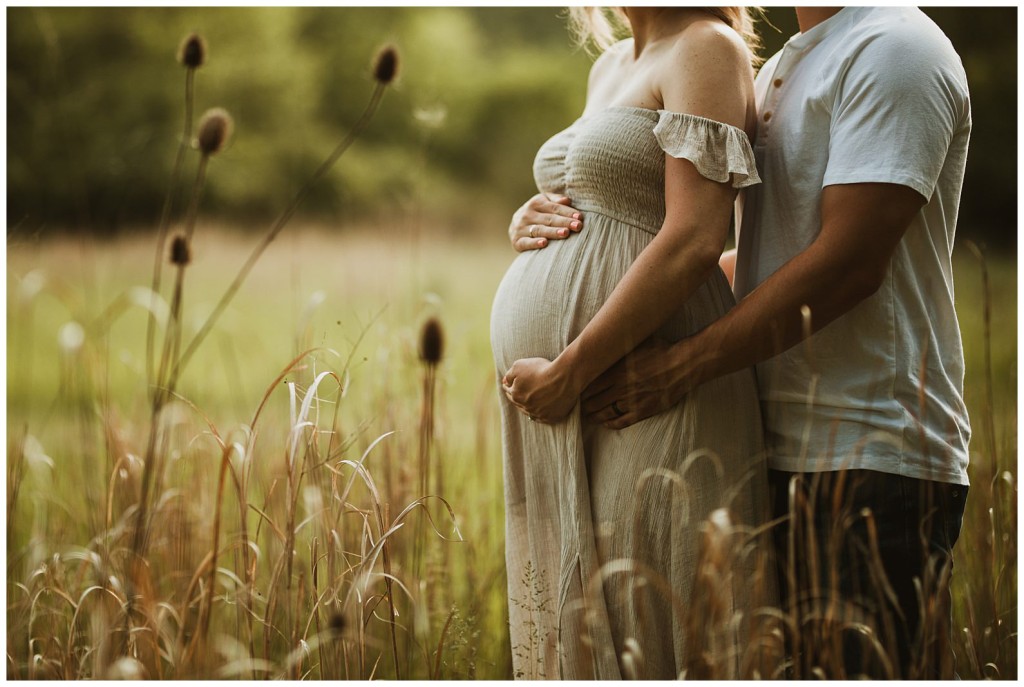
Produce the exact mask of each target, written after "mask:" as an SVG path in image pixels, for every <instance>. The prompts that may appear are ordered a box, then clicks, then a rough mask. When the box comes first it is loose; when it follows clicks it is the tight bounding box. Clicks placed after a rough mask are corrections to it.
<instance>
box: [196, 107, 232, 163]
mask: <svg viewBox="0 0 1024 687" xmlns="http://www.w3.org/2000/svg"><path fill="white" fill-rule="evenodd" d="M233 128H234V122H233V121H232V119H231V115H229V114H228V112H227V110H225V109H223V108H220V107H215V108H213V109H212V110H207V111H206V113H205V114H203V118H202V119H200V120H199V138H198V145H199V150H200V151H202V153H203V155H214V154H216V153H219V152H220V151H221V150H223V149H224V145H225V144H226V143H227V141H228V139H229V138H231V130H232V129H233Z"/></svg>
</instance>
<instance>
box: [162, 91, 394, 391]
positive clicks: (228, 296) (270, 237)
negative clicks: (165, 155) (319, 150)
mask: <svg viewBox="0 0 1024 687" xmlns="http://www.w3.org/2000/svg"><path fill="white" fill-rule="evenodd" d="M385 86H386V84H382V83H378V84H377V87H376V88H375V89H374V91H373V95H371V96H370V102H369V103H367V105H366V109H365V110H363V114H362V116H360V118H359V120H358V121H356V123H355V125H354V126H353V127H352V129H351V131H349V133H348V135H347V136H346V137H345V138H344V139H343V140H342V141H341V143H339V144H338V146H337V147H336V148H335V149H334V151H333V152H332V153H331V154H330V155H328V156H327V159H326V160H324V162H323V163H322V164H321V165H320V167H318V168H317V170H316V171H315V172H314V173H313V176H311V177H310V178H309V180H308V181H307V182H306V183H305V184H304V185H303V186H302V188H300V189H299V191H298V193H296V194H295V197H294V198H292V200H291V202H290V203H289V204H288V207H286V208H285V210H284V212H282V213H281V215H280V217H278V218H277V220H276V221H275V222H274V224H273V225H272V226H271V228H270V230H269V231H268V232H267V234H266V235H265V236H264V237H263V240H261V241H260V242H259V244H257V246H256V247H255V248H254V249H253V251H252V253H251V254H250V255H249V258H248V260H246V261H245V264H244V265H242V268H241V269H240V270H239V271H238V274H237V275H236V276H235V279H234V281H232V282H231V285H230V286H228V288H227V291H225V292H224V295H223V296H221V298H220V300H219V301H218V302H217V305H216V307H214V309H213V312H211V313H210V316H209V317H208V318H207V319H206V321H205V322H204V323H203V325H202V326H201V327H200V328H199V331H198V332H196V335H195V336H194V337H193V338H192V340H191V341H190V342H189V344H188V346H187V347H186V348H185V352H184V353H182V355H181V358H180V359H179V360H178V362H177V363H176V364H175V366H174V368H173V369H172V370H171V375H170V379H171V380H172V381H173V380H176V379H177V378H178V377H179V376H180V375H181V372H182V370H184V368H185V365H187V364H188V362H189V360H191V359H192V356H193V355H195V352H196V349H198V348H199V345H200V344H201V343H202V342H203V339H205V338H206V336H207V335H208V334H209V333H210V330H211V329H213V325H214V324H216V322H217V320H218V319H219V318H220V316H221V314H222V313H223V312H224V310H225V309H226V308H227V306H228V304H229V303H230V302H231V300H232V299H233V298H234V296H235V293H237V292H238V289H239V288H241V286H242V283H243V282H244V281H245V279H246V277H248V276H249V272H251V271H252V268H253V267H254V266H255V265H256V261H257V260H259V259H260V256H261V255H263V251H265V250H266V249H267V246H269V245H270V244H271V243H273V241H274V239H276V238H277V235H278V234H280V233H281V230H282V229H284V228H285V226H286V225H287V224H288V222H289V221H290V220H291V218H292V216H293V215H294V214H295V211H296V210H297V209H298V208H299V205H301V204H302V201H303V200H305V198H306V196H307V195H308V194H309V191H310V189H311V188H312V187H313V185H314V184H315V183H316V182H318V181H319V180H320V179H321V177H323V176H324V175H325V174H326V173H327V172H328V170H330V168H331V167H333V166H334V163H335V162H337V161H338V158H340V157H341V156H342V154H343V153H344V152H345V151H346V150H348V148H349V146H351V145H352V143H353V142H354V141H355V139H356V136H358V135H359V134H360V133H361V132H362V130H363V129H364V128H366V125H367V123H369V121H370V119H371V118H372V117H373V114H374V112H376V111H377V107H378V105H380V100H381V97H382V96H383V95H384V88H385Z"/></svg>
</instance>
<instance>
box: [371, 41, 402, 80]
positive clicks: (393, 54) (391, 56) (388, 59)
mask: <svg viewBox="0 0 1024 687" xmlns="http://www.w3.org/2000/svg"><path fill="white" fill-rule="evenodd" d="M396 76H398V50H397V49H396V48H395V46H393V45H385V46H384V47H383V48H381V49H380V51H379V52H378V53H377V57H376V58H374V60H373V78H375V79H376V80H377V81H378V82H379V83H381V84H383V85H385V86H386V85H388V84H389V83H391V82H392V81H394V80H395V77H396Z"/></svg>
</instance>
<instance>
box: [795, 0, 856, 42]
mask: <svg viewBox="0 0 1024 687" xmlns="http://www.w3.org/2000/svg"><path fill="white" fill-rule="evenodd" d="M872 9H873V8H871V7H844V8H843V9H841V10H839V11H838V12H836V13H835V14H833V15H832V16H831V17H829V18H828V19H826V20H825V21H823V22H821V23H820V24H815V25H814V26H813V27H811V29H810V30H808V31H805V32H804V33H797V34H794V35H793V36H792V37H791V38H790V39H789V40H788V41H786V47H788V48H792V49H794V50H806V49H807V48H812V47H814V46H815V45H817V44H818V43H820V42H821V41H823V40H824V39H825V38H826V37H827V36H829V35H830V34H833V33H836V32H837V31H842V30H844V29H845V28H847V27H849V26H851V25H852V24H854V23H855V22H856V21H857V20H858V19H860V18H861V17H862V16H864V15H865V14H866V13H867V12H870V11H871V10H872Z"/></svg>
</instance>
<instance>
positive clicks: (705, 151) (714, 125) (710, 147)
mask: <svg viewBox="0 0 1024 687" xmlns="http://www.w3.org/2000/svg"><path fill="white" fill-rule="evenodd" d="M654 136H655V138H657V139H658V144H659V145H660V146H661V147H662V149H663V150H664V151H665V152H666V153H668V154H669V155H671V156H672V157H677V158H685V159H687V160H689V161H690V162H692V163H693V166H694V167H696V168H697V171H698V172H700V174H701V176H703V177H706V178H708V179H711V180H712V181H718V182H727V181H728V182H731V184H732V187H733V188H743V187H745V186H752V185H754V184H759V183H761V177H760V176H758V174H757V164H756V163H755V162H754V151H753V149H752V148H751V147H750V140H749V139H748V138H747V135H746V133H744V132H743V130H742V129H738V128H736V127H735V126H732V125H731V124H725V123H723V122H716V121H715V120H713V119H708V118H706V117H700V116H697V115H692V114H686V113H683V112H669V111H668V110H658V123H657V125H655V127H654Z"/></svg>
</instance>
